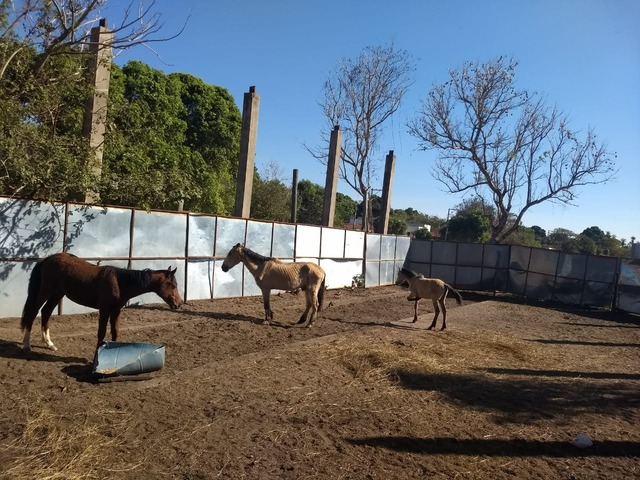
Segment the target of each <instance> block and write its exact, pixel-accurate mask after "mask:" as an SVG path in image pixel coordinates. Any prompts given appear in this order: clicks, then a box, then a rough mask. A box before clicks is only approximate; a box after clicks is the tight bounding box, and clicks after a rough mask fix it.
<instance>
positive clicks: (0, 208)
mask: <svg viewBox="0 0 640 480" xmlns="http://www.w3.org/2000/svg"><path fill="white" fill-rule="evenodd" d="M66 208H67V205H65V204H63V203H49V202H38V201H34V200H26V199H5V201H1V202H0V225H2V227H0V258H4V259H21V261H5V262H2V263H0V281H2V280H7V279H8V278H9V275H10V274H11V272H12V271H13V269H14V268H16V267H17V266H18V265H21V267H22V269H23V270H25V271H29V270H31V268H32V265H33V263H34V261H35V260H36V259H37V258H41V257H42V256H43V255H48V254H49V253H50V252H51V250H52V249H56V248H55V247H56V246H59V247H60V248H62V247H63V246H66V249H67V250H68V249H69V247H72V246H73V241H74V240H75V239H77V238H78V237H79V236H80V234H81V233H82V230H83V228H84V226H85V225H86V224H87V223H88V222H90V221H91V220H94V219H95V218H96V217H97V214H96V207H91V206H89V205H74V212H76V213H78V212H79V215H80V217H79V219H76V220H74V222H73V223H70V224H68V225H67V229H66V238H63V235H64V233H65V228H64V227H65V225H64V222H65V218H66V216H65V210H66ZM99 213H100V214H102V215H104V214H106V213H107V209H106V208H105V207H103V208H102V210H101V211H100V212H99Z"/></svg>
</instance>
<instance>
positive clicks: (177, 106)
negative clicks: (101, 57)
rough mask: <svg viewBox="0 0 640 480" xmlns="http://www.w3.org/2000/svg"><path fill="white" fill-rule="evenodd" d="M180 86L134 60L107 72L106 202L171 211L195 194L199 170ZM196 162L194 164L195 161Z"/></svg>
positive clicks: (103, 195) (102, 197) (101, 190)
mask: <svg viewBox="0 0 640 480" xmlns="http://www.w3.org/2000/svg"><path fill="white" fill-rule="evenodd" d="M180 91H181V85H180V82H179V81H178V80H177V79H175V78H169V77H168V76H167V75H165V74H164V73H163V72H161V71H160V70H156V69H153V68H151V67H149V66H148V65H146V64H144V63H142V62H138V61H133V62H129V63H128V64H127V65H125V66H124V67H123V68H122V69H119V68H117V67H116V66H115V65H114V68H113V69H112V73H111V91H110V95H109V110H108V117H109V120H110V123H111V128H110V131H109V133H108V135H106V139H105V150H104V158H103V171H102V181H103V183H102V188H101V189H100V198H101V201H102V202H104V203H109V204H115V205H127V206H137V207H143V208H163V209H175V208H177V206H178V203H179V202H180V201H183V200H185V199H192V198H194V197H195V198H197V196H199V195H200V193H201V192H200V189H199V188H198V185H197V182H196V181H195V173H196V172H197V171H198V170H199V169H198V167H197V161H198V160H200V161H202V159H201V157H195V156H194V155H192V152H191V151H190V150H189V148H188V147H187V146H186V131H187V124H186V122H185V121H184V120H183V118H184V116H185V115H186V113H185V107H184V105H183V103H182V100H181V98H180ZM194 164H196V165H194Z"/></svg>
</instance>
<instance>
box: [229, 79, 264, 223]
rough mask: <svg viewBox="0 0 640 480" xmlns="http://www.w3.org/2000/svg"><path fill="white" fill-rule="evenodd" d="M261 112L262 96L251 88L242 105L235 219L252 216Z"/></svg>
mask: <svg viewBox="0 0 640 480" xmlns="http://www.w3.org/2000/svg"><path fill="white" fill-rule="evenodd" d="M259 110H260V95H258V94H257V93H256V87H254V86H252V87H249V91H248V92H247V93H245V94H244V101H243V105H242V131H241V132H240V156H239V161H238V182H237V184H236V202H235V206H234V208H233V215H234V216H235V217H241V218H249V215H250V214H251V193H252V191H253V171H254V166H255V160H256V140H257V138H258V111H259Z"/></svg>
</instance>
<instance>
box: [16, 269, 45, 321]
mask: <svg viewBox="0 0 640 480" xmlns="http://www.w3.org/2000/svg"><path fill="white" fill-rule="evenodd" d="M41 270H42V262H41V261H40V262H38V263H36V266H35V267H33V270H32V271H31V277H29V286H28V287H27V301H26V302H24V308H23V309H22V318H21V319H20V329H21V330H24V329H25V328H29V329H31V325H32V324H33V319H34V318H35V316H36V315H37V313H38V312H36V315H33V312H30V310H33V309H34V308H35V303H36V301H37V299H38V294H39V293H40V271H41ZM27 318H31V321H30V322H29V321H28V320H27ZM28 323H31V325H27V324H28Z"/></svg>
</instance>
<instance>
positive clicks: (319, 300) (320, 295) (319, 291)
mask: <svg viewBox="0 0 640 480" xmlns="http://www.w3.org/2000/svg"><path fill="white" fill-rule="evenodd" d="M326 279H327V277H326V276H325V277H324V278H323V279H322V283H321V284H320V290H318V311H321V310H322V301H323V300H324V282H325V280H326Z"/></svg>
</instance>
